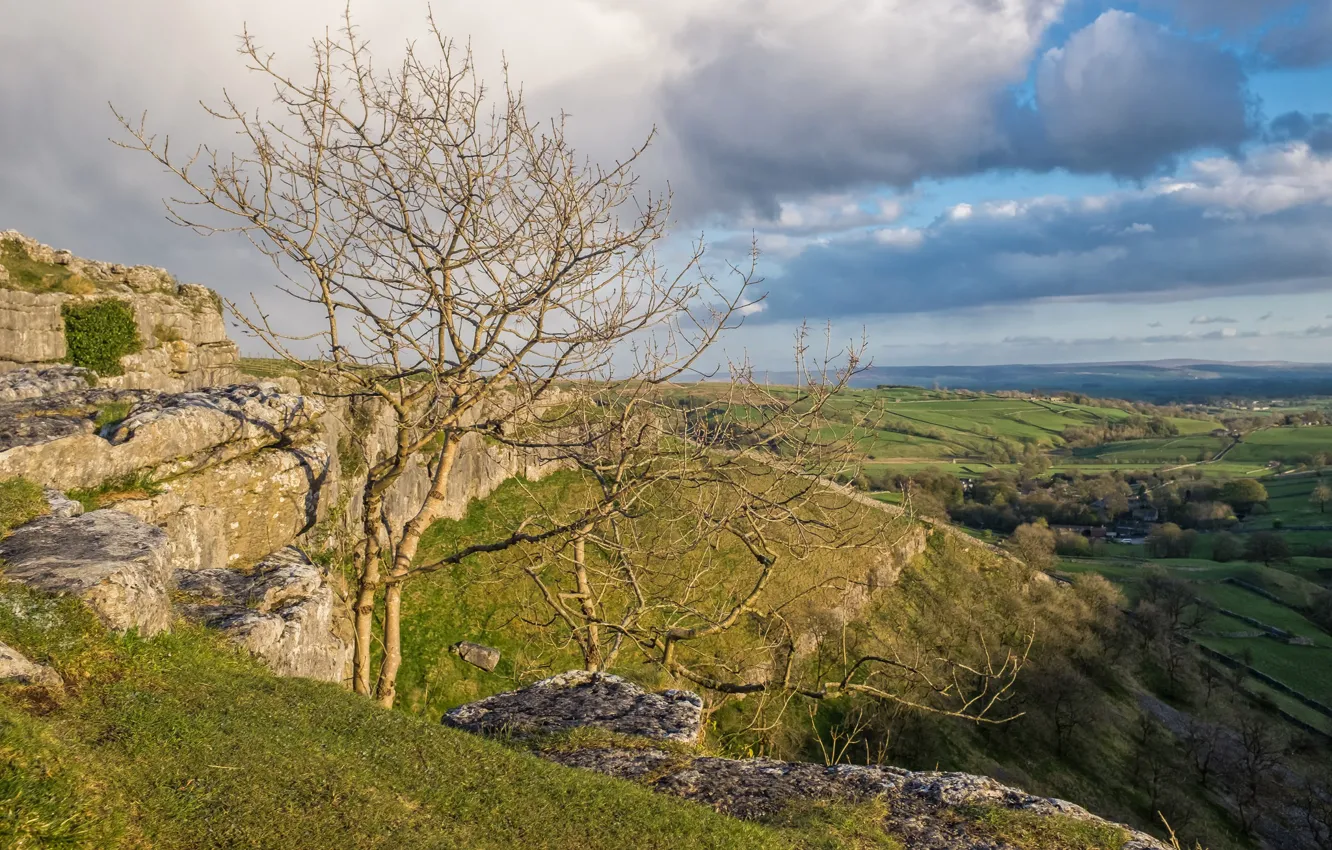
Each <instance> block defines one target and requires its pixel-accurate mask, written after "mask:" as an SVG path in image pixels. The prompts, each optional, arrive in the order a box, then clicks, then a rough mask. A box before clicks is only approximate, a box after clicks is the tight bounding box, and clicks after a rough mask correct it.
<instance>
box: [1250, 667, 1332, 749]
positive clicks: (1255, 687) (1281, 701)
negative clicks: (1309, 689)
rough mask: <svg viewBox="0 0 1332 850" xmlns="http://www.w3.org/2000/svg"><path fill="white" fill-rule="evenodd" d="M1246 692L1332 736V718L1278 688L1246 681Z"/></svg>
mask: <svg viewBox="0 0 1332 850" xmlns="http://www.w3.org/2000/svg"><path fill="white" fill-rule="evenodd" d="M1244 690H1245V692H1247V693H1248V694H1250V695H1251V696H1253V697H1254V698H1255V699H1257V700H1258V701H1259V702H1260V703H1264V704H1267V705H1271V706H1273V707H1276V708H1280V709H1281V710H1282V711H1284V712H1286V713H1287V714H1289V715H1291V716H1292V717H1295V718H1296V719H1298V720H1302V721H1304V722H1305V723H1308V724H1309V725H1310V726H1312V727H1314V728H1315V729H1322V730H1323V731H1324V732H1326V733H1327V734H1329V735H1332V717H1328V716H1327V715H1326V714H1323V713H1322V712H1320V711H1316V710H1314V709H1312V708H1310V707H1309V706H1307V705H1305V704H1304V703H1302V702H1300V701H1299V700H1297V699H1295V697H1293V696H1290V695H1289V694H1287V693H1283V692H1282V691H1278V690H1277V689H1276V688H1273V687H1271V686H1269V685H1267V684H1266V683H1264V682H1260V681H1258V680H1257V679H1253V678H1249V679H1245V680H1244Z"/></svg>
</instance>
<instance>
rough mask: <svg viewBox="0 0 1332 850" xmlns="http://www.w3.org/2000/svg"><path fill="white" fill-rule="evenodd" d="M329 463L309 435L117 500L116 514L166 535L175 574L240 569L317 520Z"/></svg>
mask: <svg viewBox="0 0 1332 850" xmlns="http://www.w3.org/2000/svg"><path fill="white" fill-rule="evenodd" d="M128 445H132V443H130V444H128ZM329 462H330V459H329V452H328V449H327V447H325V446H324V445H323V443H322V442H320V441H319V440H318V439H316V438H315V437H309V438H308V439H302V440H301V441H300V442H297V443H295V444H293V445H290V446H284V447H280V448H279V447H272V448H264V449H261V450H259V451H252V452H250V453H249V454H243V455H241V456H239V457H236V458H234V459H231V460H227V461H225V462H223V463H218V464H217V465H215V466H208V467H206V468H204V469H201V470H199V471H197V472H193V473H191V474H188V475H181V476H179V477H176V478H173V479H171V480H170V481H169V482H167V483H166V484H164V485H163V486H162V492H160V493H158V494H157V495H154V496H149V497H146V498H140V499H129V500H125V501H122V502H118V503H117V504H116V509H117V510H121V511H124V512H126V513H130V514H133V515H134V516H136V517H139V518H140V519H142V520H143V521H144V522H148V523H152V524H153V525H158V526H161V527H162V528H164V529H166V532H167V536H168V539H169V541H170V545H171V551H172V555H173V557H174V558H175V562H176V565H177V567H178V568H179V569H182V570H189V569H201V568H205V567H209V566H225V567H231V568H233V569H244V568H247V567H249V566H251V565H253V564H257V563H258V562H259V561H260V560H262V559H263V558H265V557H267V556H268V555H269V554H271V553H273V552H276V551H277V550H279V549H281V548H282V547H284V546H287V545H288V544H290V543H292V542H293V541H295V540H296V539H297V538H298V537H300V535H302V534H304V533H305V532H307V531H309V530H310V529H311V528H312V527H313V526H314V524H315V523H316V522H317V521H318V520H319V519H320V518H321V516H322V515H323V512H324V511H326V510H327V509H328V503H327V500H326V499H324V498H323V488H324V486H325V484H326V483H327V480H328V477H329V474H330V468H329Z"/></svg>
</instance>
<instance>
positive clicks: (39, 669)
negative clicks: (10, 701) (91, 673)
mask: <svg viewBox="0 0 1332 850" xmlns="http://www.w3.org/2000/svg"><path fill="white" fill-rule="evenodd" d="M0 682H13V683H15V684H19V685H40V686H41V687H44V688H51V689H52V690H61V689H63V688H64V686H65V683H64V681H62V680H61V678H60V674H59V673H57V672H56V671H55V670H52V669H51V668H50V667H47V666H46V665H45V664H36V663H33V662H32V661H29V660H28V659H27V656H25V655H23V654H22V653H21V652H19V651H18V650H16V649H14V648H13V647H10V646H9V645H8V644H5V643H0Z"/></svg>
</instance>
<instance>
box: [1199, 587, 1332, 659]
mask: <svg viewBox="0 0 1332 850" xmlns="http://www.w3.org/2000/svg"><path fill="white" fill-rule="evenodd" d="M1198 588H1199V595H1201V596H1202V597H1203V598H1204V599H1206V600H1208V601H1209V602H1212V603H1213V604H1215V605H1217V606H1219V607H1221V608H1225V609H1227V610H1230V611H1234V612H1235V613H1237V614H1242V615H1244V616H1245V617H1251V618H1253V619H1255V620H1258V621H1259V622H1261V623H1266V624H1267V625H1269V626H1275V627H1276V628H1278V629H1281V630H1282V631H1286V632H1290V633H1291V634H1293V635H1299V636H1301V637H1307V638H1309V639H1310V640H1312V641H1314V642H1315V643H1316V644H1317V645H1319V646H1323V647H1329V648H1332V636H1329V635H1328V634H1327V633H1326V632H1324V631H1323V630H1321V629H1319V628H1318V627H1317V626H1315V625H1314V624H1313V623H1311V622H1309V621H1308V620H1307V619H1305V618H1304V616H1303V615H1302V614H1300V613H1299V612H1298V611H1295V610H1292V609H1291V608H1288V607H1286V606H1285V605H1282V604H1280V603H1278V602H1273V601H1272V600H1270V599H1266V598H1264V597H1262V596H1259V595H1258V594H1256V593H1254V592H1252V591H1250V590H1245V589H1244V588H1242V587H1239V586H1237V585H1233V584H1200V585H1198Z"/></svg>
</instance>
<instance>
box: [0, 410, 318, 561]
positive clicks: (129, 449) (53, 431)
mask: <svg viewBox="0 0 1332 850" xmlns="http://www.w3.org/2000/svg"><path fill="white" fill-rule="evenodd" d="M112 402H118V403H122V404H123V403H132V404H133V405H134V407H132V408H131V409H130V414H129V416H128V417H127V418H125V419H124V420H123V421H121V422H120V423H119V424H113V425H112V426H109V428H110V430H109V432H108V433H106V434H105V435H104V436H103V435H99V434H97V433H94V431H95V429H94V427H93V419H94V418H96V416H97V415H98V412H99V410H100V409H102V408H104V407H105V405H107V404H110V403H112ZM322 412H323V407H322V405H321V404H320V403H319V402H318V401H316V400H314V399H310V398H305V397H302V396H293V395H289V394H286V393H282V392H280V391H279V390H277V389H276V388H275V387H272V386H252V385H242V386H229V387H219V388H214V389H210V390H201V391H198V392H191V393H184V394H179V395H174V396H167V395H162V394H159V393H155V392H151V391H145V390H115V389H108V388H106V387H102V386H98V387H94V388H87V389H83V390H81V391H77V392H65V393H58V394H55V395H47V396H41V397H38V398H30V399H26V400H23V401H16V402H10V403H3V402H0V477H7V476H14V475H21V476H23V477H25V478H28V479H31V480H33V481H36V482H38V483H40V484H42V485H44V486H48V487H55V488H57V489H62V490H67V489H70V488H74V487H86V488H90V487H96V486H97V485H99V484H101V483H102V482H103V481H106V480H108V479H111V478H118V477H122V476H126V475H130V474H133V473H139V472H143V473H146V474H148V475H149V477H152V478H155V479H161V478H165V477H168V476H173V475H180V474H182V473H186V472H191V471H195V470H198V469H202V468H205V467H208V466H210V465H214V464H218V463H221V462H225V461H227V460H230V459H233V458H236V457H239V456H241V455H244V454H247V453H250V452H254V451H255V450H257V449H261V448H263V447H265V446H271V445H274V444H277V443H281V442H286V441H289V440H290V439H291V432H292V431H294V430H299V429H301V428H304V427H305V426H306V425H308V424H309V423H310V422H311V421H312V420H313V419H314V418H316V417H318V416H319V415H321V414H322ZM286 542H289V541H283V543H284V544H285V543H286ZM273 548H278V547H273ZM269 551H273V549H269V550H267V551H266V552H265V553H264V554H267V552H269Z"/></svg>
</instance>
